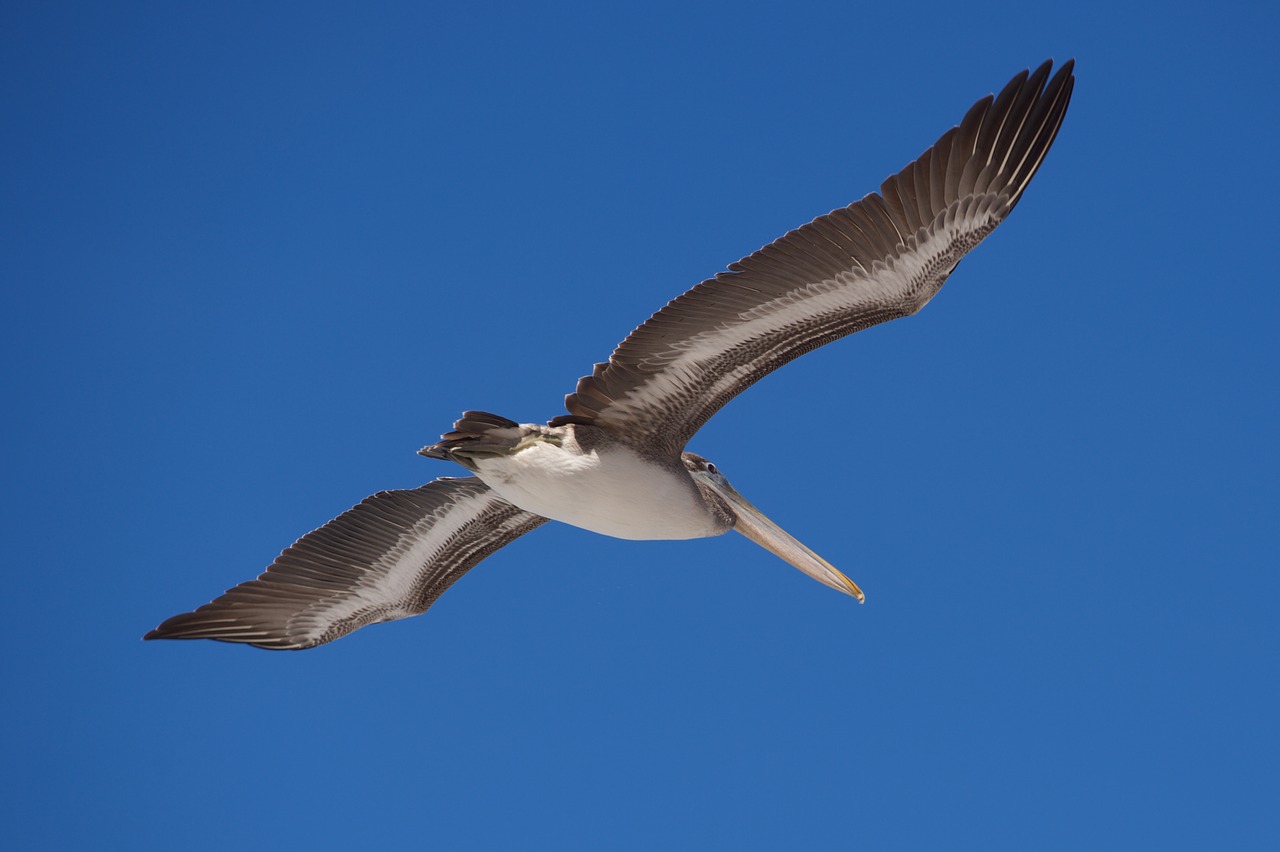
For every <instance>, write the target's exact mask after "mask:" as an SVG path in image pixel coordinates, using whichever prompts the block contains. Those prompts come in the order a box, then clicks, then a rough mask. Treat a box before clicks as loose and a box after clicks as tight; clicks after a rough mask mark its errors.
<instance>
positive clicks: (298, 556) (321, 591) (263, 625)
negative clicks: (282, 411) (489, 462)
mask: <svg viewBox="0 0 1280 852" xmlns="http://www.w3.org/2000/svg"><path fill="white" fill-rule="evenodd" d="M546 520H547V519H546V518H544V517H542V516H541V515H535V514H532V513H531V512H526V511H524V510H522V509H518V508H516V507H515V506H513V505H511V504H510V503H508V502H507V501H506V500H503V499H502V498H501V497H499V496H498V495H497V494H495V493H493V492H492V491H490V490H489V488H488V487H487V486H486V485H485V484H484V483H483V482H481V481H480V480H479V479H476V478H475V477H461V478H443V479H437V480H435V481H434V482H429V483H427V484H426V485H424V486H422V487H421V488H414V489H411V490H404V491H383V492H380V493H378V494H374V495H373V496H372V497H369V498H367V499H366V500H364V502H362V503H360V504H359V505H358V506H356V507H355V508H353V509H350V510H348V511H347V512H344V513H343V514H341V515H339V516H338V517H336V518H334V519H333V520H332V521H330V522H329V523H327V524H325V525H324V526H322V527H320V529H318V530H315V531H313V532H310V533H307V534H306V535H304V536H303V537H302V538H300V539H298V541H297V542H296V543H294V544H293V546H291V547H289V548H288V549H286V550H285V551H284V552H283V553H281V554H280V555H279V556H278V557H277V558H276V560H275V562H273V563H272V564H271V566H270V567H269V568H267V570H266V572H265V573H263V574H262V575H260V576H259V577H258V578H257V579H256V580H249V581H248V582H246V583H241V584H240V585H238V586H236V587H235V588H233V589H230V590H228V591H227V592H226V593H225V594H224V595H222V596H221V597H219V598H217V599H216V600H214V601H212V602H211V603H207V604H205V605H204V606H202V607H200V608H199V609H197V610H195V611H194V612H188V613H183V614H181V615H175V616H174V617H173V618H170V619H168V620H167V621H165V622H164V623H163V624H161V625H160V626H159V627H157V628H156V629H155V630H152V631H151V632H150V633H148V634H147V635H146V636H145V637H143V638H145V639H217V640H219V641H222V642H246V643H248V644H250V645H256V646H257V647H259V648H270V649H274V650H286V649H287V650H296V649H300V648H312V647H314V646H316V645H321V644H323V643H325V642H331V641H333V640H334V639H337V638H339V637H341V636H345V635H346V634H348V633H350V632H351V631H353V630H356V629H357V628H360V627H363V626H364V625H366V624H373V623H376V622H379V621H392V620H394V619H397V618H406V617H408V616H411V615H417V614H419V613H423V612H426V611H427V608H428V607H430V606H431V604H433V603H435V601H436V599H437V598H439V597H440V595H442V594H444V592H445V590H446V589H448V588H449V587H450V586H451V585H453V583H454V581H456V580H457V579H458V578H459V577H461V576H462V575H463V574H465V573H466V572H467V571H468V570H470V569H471V568H472V567H473V566H475V565H476V564H477V563H479V562H480V560H482V559H484V558H485V557H486V556H488V555H489V554H491V553H493V552H494V551H495V550H498V549H499V548H501V547H503V546H505V545H507V544H509V543H510V542H512V541H514V540H515V539H517V538H519V537H520V536H521V535H524V534H525V533H527V532H529V531H530V530H532V529H534V528H535V527H537V526H539V525H541V524H543V523H545V522H546Z"/></svg>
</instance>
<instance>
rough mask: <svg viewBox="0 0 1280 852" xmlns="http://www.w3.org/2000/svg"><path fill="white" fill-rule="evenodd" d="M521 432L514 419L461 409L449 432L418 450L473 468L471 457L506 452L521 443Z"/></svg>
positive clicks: (421, 454)
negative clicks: (460, 414)
mask: <svg viewBox="0 0 1280 852" xmlns="http://www.w3.org/2000/svg"><path fill="white" fill-rule="evenodd" d="M522 432H523V430H522V429H521V428H520V424H519V423H517V422H516V421H514V420H508V419H507V418H505V417H500V416H498V415H497V414H490V413H489V412H487V411H464V412H463V413H462V417H461V418H460V419H459V420H458V421H457V422H455V423H454V424H453V430H452V431H450V432H446V433H444V434H443V435H441V436H440V440H439V441H437V442H436V443H434V444H431V445H430V446H427V447H423V448H422V449H420V450H418V455H420V456H426V457H427V458H432V459H444V460H446V461H452V462H457V463H458V464H460V465H462V466H463V467H465V468H467V469H468V470H471V471H474V470H475V463H474V462H473V461H472V459H473V458H474V457H476V456H495V455H507V454H509V453H510V452H511V451H512V450H513V449H514V448H515V446H516V444H518V443H519V442H520V438H521V437H522Z"/></svg>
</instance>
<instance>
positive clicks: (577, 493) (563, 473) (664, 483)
mask: <svg viewBox="0 0 1280 852" xmlns="http://www.w3.org/2000/svg"><path fill="white" fill-rule="evenodd" d="M566 443H567V442H566ZM574 449H576V448H571V449H564V448H561V447H557V446H555V445H554V444H551V443H547V442H541V441H540V442H537V443H534V444H533V445H532V446H529V447H526V448H525V449H522V450H520V451H519V452H516V453H513V454H512V455H509V456H501V457H496V458H487V459H477V461H476V467H477V470H476V473H477V475H478V476H479V477H480V479H481V480H483V481H484V483H485V484H486V485H488V486H489V487H490V488H492V489H493V490H494V491H496V492H497V493H498V494H499V495H501V496H502V497H503V499H505V500H509V501H510V502H512V503H514V504H515V505H517V506H519V507H520V508H521V509H524V510H525V511H526V512H536V513H537V514H539V515H542V516H543V517H547V518H551V519H552V520H554V521H560V522H562V523H566V524H570V525H572V526H575V527H581V528H583V529H587V530H591V531H592V532H598V533H601V534H603V535H608V536H613V537H614V538H626V539H686V538H705V537H707V536H713V535H719V534H720V533H722V532H724V530H723V529H721V528H719V527H718V525H717V523H716V521H715V518H714V517H713V516H712V514H711V513H710V512H709V511H708V510H707V508H706V506H705V505H704V504H703V502H702V500H701V499H700V498H699V495H698V491H697V489H696V487H695V486H694V485H693V483H692V481H687V482H686V481H682V480H681V479H680V476H681V475H682V472H681V473H678V472H675V471H670V470H666V469H664V468H662V467H658V466H654V465H650V464H646V463H645V462H644V461H642V460H641V459H640V457H639V456H636V455H635V454H633V453H631V452H630V451H627V450H616V449H611V450H609V451H608V452H606V453H605V454H603V455H601V454H599V453H597V452H595V451H592V452H588V453H580V452H575V451H574Z"/></svg>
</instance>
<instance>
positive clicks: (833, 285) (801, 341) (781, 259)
mask: <svg viewBox="0 0 1280 852" xmlns="http://www.w3.org/2000/svg"><path fill="white" fill-rule="evenodd" d="M1052 65H1053V63H1052V62H1051V61H1050V62H1046V63H1044V64H1043V65H1041V66H1040V67H1039V68H1037V69H1036V70H1035V71H1034V72H1028V71H1023V72H1021V73H1019V74H1018V75H1016V76H1015V77H1014V78H1013V79H1012V80H1011V81H1010V82H1009V84H1008V85H1006V86H1005V87H1004V89H1002V90H1001V92H1000V94H999V95H997V96H994V97H993V96H991V95H988V96H986V97H984V98H982V99H981V100H979V101H978V102H977V103H975V104H974V105H973V106H972V107H971V108H970V109H969V111H968V112H967V113H965V116H964V118H963V120H962V121H961V122H960V124H959V125H958V126H957V127H953V128H951V129H950V130H948V131H947V132H946V133H944V134H943V135H942V137H941V138H939V140H938V141H937V143H935V144H934V145H933V146H932V147H931V148H929V150H927V151H925V152H924V154H922V155H921V156H920V157H919V158H917V159H916V160H915V161H914V162H912V163H911V164H909V165H908V166H907V167H906V168H904V169H903V170H902V171H900V172H899V173H898V174H896V175H892V176H890V177H889V178H888V179H886V180H885V181H884V183H883V184H881V186H880V192H879V193H871V194H870V195H868V196H866V197H865V198H863V199H861V200H860V201H857V202H854V203H853V204H851V205H849V206H848V207H845V208H843V209H840V210H835V211H832V212H831V213H828V214H827V215H825V216H821V217H819V218H818V219H815V220H814V221H812V222H810V223H809V224H807V225H804V226H802V227H800V228H798V229H796V230H794V231H792V232H791V233H789V234H787V235H785V236H783V237H781V238H780V239H778V240H776V241H774V242H773V243H771V244H769V245H768V246H765V247H764V248H762V249H760V250H759V251H757V252H755V253H754V254H751V255H749V256H747V257H745V258H743V259H742V260H740V261H738V262H737V263H734V264H730V266H729V268H728V271H727V272H722V273H720V274H719V275H717V276H716V277H715V278H712V279H709V280H707V281H704V282H702V283H701V284H699V285H698V286H696V287H694V288H693V289H692V290H690V291H689V292H687V293H685V294H684V295H682V296H680V297H678V298H677V299H675V300H674V301H672V302H670V303H669V304H668V305H667V306H666V307H665V308H663V309H662V310H660V311H659V312H658V313H656V314H654V315H653V316H652V317H651V318H650V319H649V320H648V321H647V322H645V323H644V324H643V325H641V326H640V327H639V328H637V329H636V330H635V331H633V332H632V333H631V334H630V335H629V336H628V337H627V339H626V340H624V341H623V342H622V343H621V344H619V345H618V348H617V349H616V350H614V353H613V355H612V356H611V357H610V358H609V361H608V362H607V363H602V364H597V365H596V368H595V370H594V371H593V372H592V374H591V375H590V376H586V377H584V378H583V379H581V380H579V382H578V386H577V388H576V390H575V391H574V393H572V394H570V395H569V396H568V397H566V399H565V407H566V408H567V409H568V411H569V414H568V415H566V416H561V417H558V418H555V419H554V420H552V421H551V424H552V425H560V424H562V423H590V424H593V425H595V426H598V427H600V428H603V429H607V430H610V431H611V432H613V433H614V434H615V435H617V436H618V437H620V438H623V439H625V440H628V441H630V442H631V443H633V444H635V445H637V446H642V447H645V448H647V449H649V450H650V451H654V452H662V453H678V452H679V451H680V450H681V449H683V447H684V445H685V444H686V443H687V442H688V440H689V439H690V438H691V437H692V436H693V434H694V433H695V432H696V431H697V430H698V429H699V428H700V427H701V426H702V424H703V423H705V422H706V421H707V419H708V418H710V417H711V416H712V415H713V414H715V412H716V411H718V410H719V409H720V408H721V407H722V406H723V405H724V404H725V403H726V402H728V401H729V400H730V399H732V398H733V397H734V396H736V395H737V394H738V393H740V392H741V391H743V390H744V389H745V388H747V387H749V386H750V385H751V384H752V383H754V382H755V381H757V380H758V379H760V378H761V377H762V376H764V375H765V374H767V373H769V372H771V371H772V370H775V369H777V368H778V367H780V366H782V365H783V364H785V363H787V362H788V361H791V360H792V359H794V358H796V357H798V356H800V355H802V354H804V353H805V352H809V351H811V350H813V349H815V348H817V347H818V346H821V345H823V344H825V343H829V342H830V341H832V340H836V339H837V338H840V337H844V336H845V335H848V334H852V333H853V332H855V331H859V330H861V329H864V328H867V327H869V326H872V325H875V324H877V323H881V322H886V321H888V320H891V319H895V318H897V317H902V316H907V315H909V314H913V313H915V312H916V311H918V310H919V309H920V308H921V307H923V306H924V305H925V304H926V303H927V302H928V301H929V300H930V299H931V298H933V296H934V295H935V294H936V293H937V291H938V289H939V288H940V287H941V286H942V284H943V283H944V282H945V281H946V279H947V276H948V275H949V274H950V273H951V270H952V269H954V268H955V266H956V264H957V263H959V262H960V259H961V258H962V257H963V256H964V255H965V254H966V253H967V252H968V251H969V250H970V249H972V248H973V247H974V246H976V245H977V244H978V243H979V242H981V241H982V239H983V238H984V237H985V236H986V235H987V234H989V233H990V232H991V231H992V230H993V229H994V228H995V227H996V225H998V224H999V223H1000V222H1001V221H1003V219H1004V218H1005V217H1006V216H1007V215H1008V214H1009V211H1011V210H1012V209H1013V207H1014V206H1015V205H1016V204H1017V203H1018V200H1019V199H1020V198H1021V197H1022V193H1023V191H1024V190H1025V189H1026V187H1027V184H1028V182H1029V181H1030V180H1031V178H1032V176H1033V175H1034V174H1035V172H1036V170H1037V169H1038V168H1039V167H1040V164H1041V162H1043V160H1044V156H1045V153H1046V152H1047V151H1048V150H1049V147H1050V146H1051V145H1052V144H1053V140H1054V138H1055V137H1056V135H1057V132H1058V128H1059V126H1060V125H1061V124H1062V119H1063V116H1064V115H1065V114H1066V109H1067V104H1068V102H1069V101H1070V98H1071V90H1072V87H1073V85H1074V82H1075V78H1074V76H1073V74H1072V69H1073V62H1067V63H1065V64H1064V65H1063V66H1062V67H1061V68H1059V69H1058V72H1057V73H1056V74H1055V75H1054V76H1053V79H1052V80H1049V79H1048V78H1049V72H1050V70H1051V69H1052ZM1046 81H1047V82H1046Z"/></svg>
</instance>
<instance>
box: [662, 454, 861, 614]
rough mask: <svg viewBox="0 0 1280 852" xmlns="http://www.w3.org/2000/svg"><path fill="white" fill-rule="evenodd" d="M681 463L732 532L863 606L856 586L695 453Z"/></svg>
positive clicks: (683, 458)
mask: <svg viewBox="0 0 1280 852" xmlns="http://www.w3.org/2000/svg"><path fill="white" fill-rule="evenodd" d="M680 460H681V461H682V462H684V467H685V470H687V471H689V476H691V477H692V478H693V481H694V483H696V484H697V486H698V490H699V491H701V492H702V493H703V494H705V495H707V496H708V498H709V499H714V500H715V501H716V502H718V503H719V504H720V506H721V507H722V508H723V509H724V511H725V512H726V513H727V514H728V516H729V519H730V522H731V524H732V527H733V529H735V530H737V531H738V532H740V533H742V534H743V535H745V536H746V537H747V538H749V539H751V540H752V541H754V542H755V543H756V544H758V545H760V546H761V547H763V548H764V549H765V550H768V551H769V552H770V553H772V554H774V555H775V556H777V557H779V558H781V559H783V560H784V561H786V562H787V563H788V564H790V565H792V566H794V567H796V568H799V569H800V570H801V571H803V572H804V573H806V574H808V575H809V576H810V577H812V578H813V579H815V580H817V581H818V582H819V583H822V584H823V585H826V586H830V587H831V588H833V589H835V590H836V591H838V592H844V593H845V594H846V595H852V596H853V597H855V598H857V599H858V603H862V602H863V600H864V599H865V596H864V595H863V594H862V590H861V589H859V588H858V585H857V583H855V582H853V581H852V580H850V579H849V578H848V577H846V576H845V575H844V574H842V573H840V572H839V571H838V570H836V569H835V568H834V567H833V566H832V565H831V564H830V563H829V562H827V561H826V560H825V559H823V558H822V557H821V556H819V555H818V554H816V553H814V552H813V551H812V550H810V549H809V548H807V547H805V546H804V545H803V544H801V543H800V542H798V541H796V540H795V538H793V537H792V536H791V535H789V534H788V533H787V532H786V530H784V529H782V527H780V526H778V525H777V524H775V523H774V522H773V521H771V520H769V519H768V518H767V517H765V515H764V513H763V512H761V511H760V510H759V509H757V508H756V507H755V506H753V505H751V503H750V502H748V500H747V498H745V497H743V496H742V495H741V494H739V493H738V491H737V489H735V488H734V487H733V486H732V485H730V484H729V480H728V479H726V478H725V475H724V474H723V473H721V472H720V469H719V468H717V467H716V466H715V465H714V464H712V463H711V462H709V461H707V460H706V459H705V458H703V457H702V456H700V455H698V454H697V453H682V454H681V456H680Z"/></svg>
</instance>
